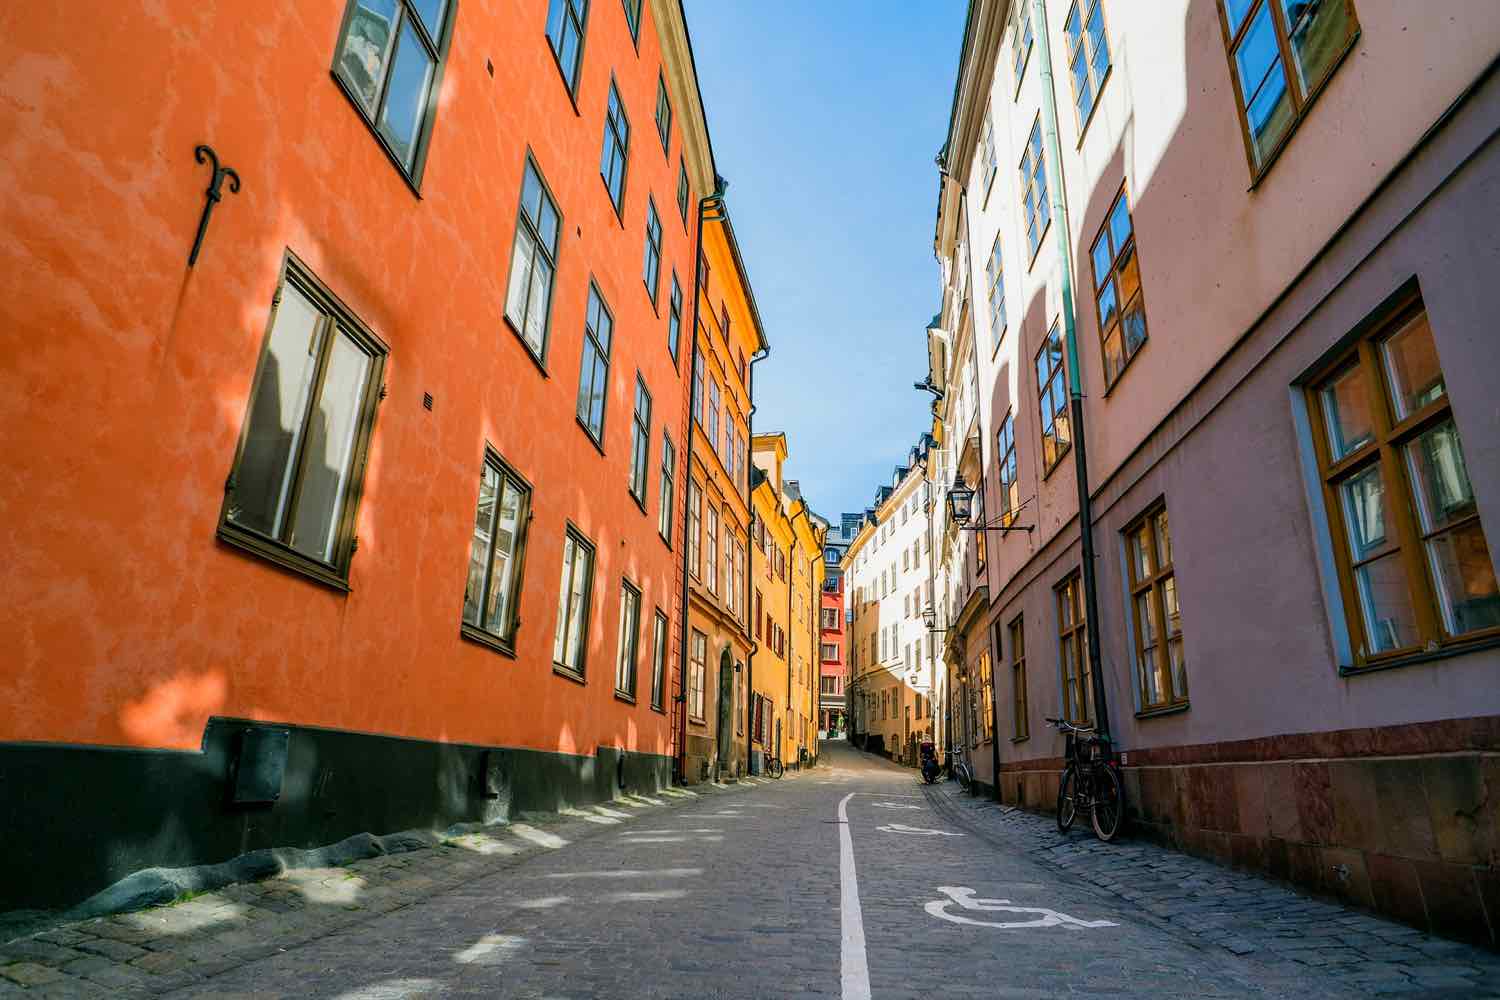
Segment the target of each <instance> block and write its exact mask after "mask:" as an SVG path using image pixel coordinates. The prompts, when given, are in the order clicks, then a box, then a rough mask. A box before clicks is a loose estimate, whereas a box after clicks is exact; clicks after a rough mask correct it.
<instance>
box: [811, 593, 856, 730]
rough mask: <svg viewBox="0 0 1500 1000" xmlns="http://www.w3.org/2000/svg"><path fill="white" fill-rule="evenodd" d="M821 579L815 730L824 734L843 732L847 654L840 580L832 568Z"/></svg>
mask: <svg viewBox="0 0 1500 1000" xmlns="http://www.w3.org/2000/svg"><path fill="white" fill-rule="evenodd" d="M825 568H826V569H828V570H829V573H828V576H827V577H826V578H825V579H824V582H823V589H822V592H821V595H820V597H821V599H820V601H819V611H818V729H819V731H820V732H822V733H825V734H828V735H837V734H839V733H842V732H844V731H845V708H846V703H845V696H844V688H845V686H846V685H847V684H848V673H849V671H848V652H847V648H846V647H847V644H846V642H845V631H844V577H843V574H842V573H839V572H837V567H836V566H828V567H825Z"/></svg>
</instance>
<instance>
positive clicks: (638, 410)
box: [627, 369, 651, 514]
mask: <svg viewBox="0 0 1500 1000" xmlns="http://www.w3.org/2000/svg"><path fill="white" fill-rule="evenodd" d="M650 485H651V390H650V389H648V388H647V387H646V377H645V376H644V375H642V374H641V372H640V370H639V369H637V370H636V373H635V408H634V412H633V414H632V416H631V421H630V481H629V484H628V486H627V489H628V490H629V491H630V498H631V499H632V500H634V501H635V503H636V506H637V507H639V508H640V509H641V513H642V514H644V513H646V488H647V487H648V486H650Z"/></svg>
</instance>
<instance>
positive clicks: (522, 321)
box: [505, 223, 536, 331]
mask: <svg viewBox="0 0 1500 1000" xmlns="http://www.w3.org/2000/svg"><path fill="white" fill-rule="evenodd" d="M535 256H536V244H535V243H534V242H532V239H531V234H530V233H528V232H526V227H525V226H523V225H521V224H519V223H517V225H516V244H515V247H514V249H513V250H512V251H511V257H510V288H509V289H507V290H506V293H505V316H506V318H507V319H509V320H510V321H511V323H513V324H514V325H515V327H516V329H517V330H522V331H524V330H525V329H526V291H527V289H528V288H530V286H531V262H532V258H533V257H535Z"/></svg>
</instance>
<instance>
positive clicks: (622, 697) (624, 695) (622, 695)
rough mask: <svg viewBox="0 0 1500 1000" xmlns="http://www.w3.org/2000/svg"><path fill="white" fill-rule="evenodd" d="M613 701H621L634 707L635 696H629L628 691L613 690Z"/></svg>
mask: <svg viewBox="0 0 1500 1000" xmlns="http://www.w3.org/2000/svg"><path fill="white" fill-rule="evenodd" d="M615 701H623V702H625V703H627V704H630V705H634V704H635V695H633V694H631V693H630V692H629V691H621V690H620V689H619V688H615Z"/></svg>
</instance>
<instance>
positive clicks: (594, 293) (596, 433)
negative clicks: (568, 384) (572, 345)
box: [573, 278, 615, 454]
mask: <svg viewBox="0 0 1500 1000" xmlns="http://www.w3.org/2000/svg"><path fill="white" fill-rule="evenodd" d="M588 298H595V299H598V301H599V311H600V313H601V314H602V315H603V316H604V317H605V318H607V319H608V320H609V338H608V342H607V343H604V344H601V343H600V341H599V331H598V330H596V329H594V327H593V326H592V325H590V323H589V318H588ZM588 298H585V300H584V312H583V347H584V349H583V350H581V351H580V352H579V359H578V401H577V404H576V405H575V406H574V408H573V416H574V419H576V420H577V421H578V426H579V427H581V428H583V432H584V434H586V435H588V439H589V440H590V441H592V442H593V444H594V447H595V448H598V449H599V453H600V454H603V453H604V427H605V424H606V423H607V422H608V420H609V370H610V367H611V362H612V359H611V358H610V352H611V351H613V350H614V344H615V314H614V312H613V310H611V309H610V307H609V302H608V301H607V300H606V299H605V298H604V293H603V292H602V291H600V289H599V286H598V284H596V283H595V282H594V280H593V279H592V278H590V279H589V294H588ZM590 350H593V351H594V352H595V353H596V354H597V355H598V357H599V358H601V359H602V360H603V364H604V390H603V393H602V394H601V399H602V401H603V405H602V406H601V408H600V410H599V426H598V427H597V428H596V427H594V426H593V414H592V410H590V411H589V412H587V413H585V412H580V411H582V410H583V407H584V406H585V405H586V404H587V403H588V401H589V397H587V396H586V395H585V394H584V386H585V381H584V375H585V371H584V365H586V364H588V363H589V362H590V361H591V360H593V356H592V355H591V354H590V353H589V352H590ZM588 374H592V372H589V373H588Z"/></svg>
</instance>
